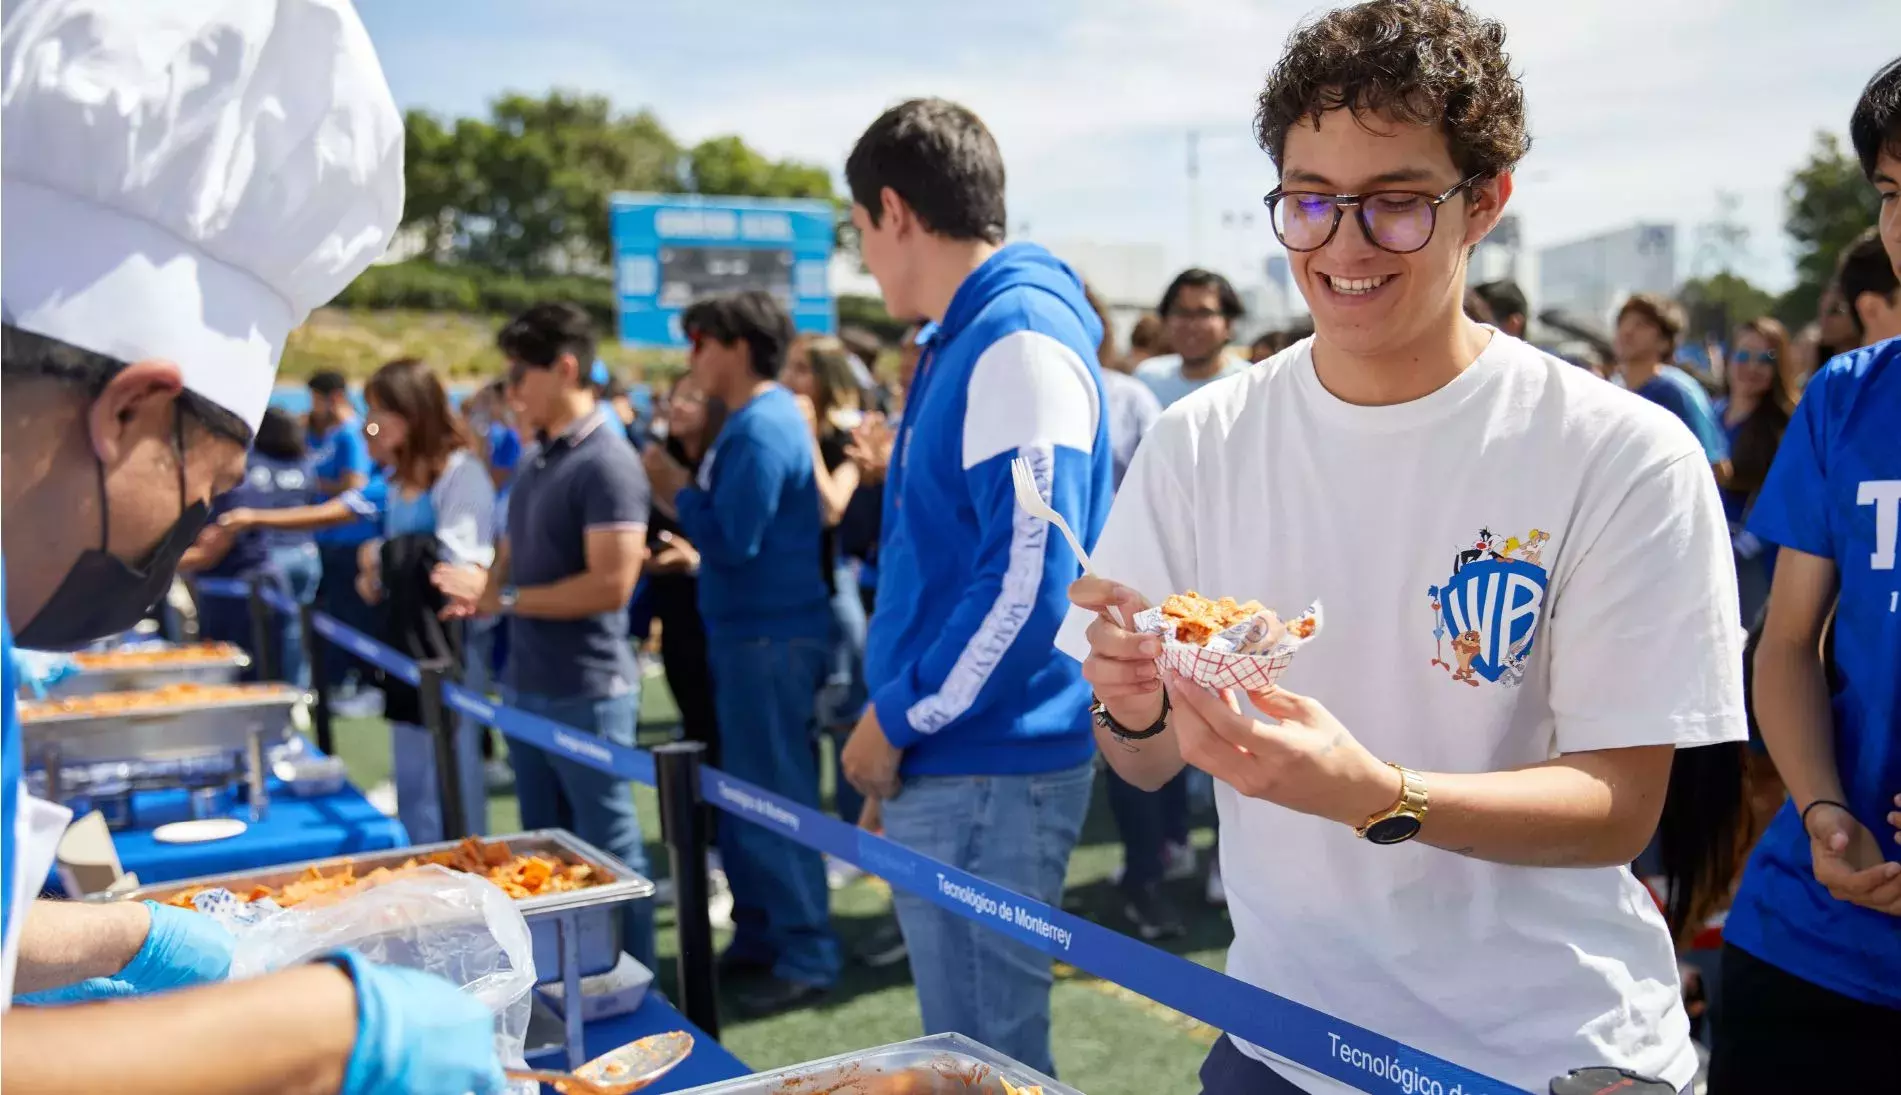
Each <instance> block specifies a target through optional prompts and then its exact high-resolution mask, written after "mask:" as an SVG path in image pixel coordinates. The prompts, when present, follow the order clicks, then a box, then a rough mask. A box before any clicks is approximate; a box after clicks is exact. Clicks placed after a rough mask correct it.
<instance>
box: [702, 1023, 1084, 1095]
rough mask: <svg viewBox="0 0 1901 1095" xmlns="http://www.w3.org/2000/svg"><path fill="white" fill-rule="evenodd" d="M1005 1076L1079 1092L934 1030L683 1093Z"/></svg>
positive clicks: (844, 1093) (1050, 1090) (945, 1094)
mask: <svg viewBox="0 0 1901 1095" xmlns="http://www.w3.org/2000/svg"><path fill="white" fill-rule="evenodd" d="M1005 1080H1008V1081H1009V1082H1010V1085H1011V1087H1014V1088H1016V1089H1017V1090H1018V1091H1022V1089H1024V1088H1026V1087H1027V1088H1029V1089H1031V1090H1032V1091H1034V1090H1036V1089H1037V1088H1039V1087H1040V1088H1042V1095H1082V1093H1081V1092H1079V1091H1077V1090H1076V1089H1075V1088H1073V1087H1068V1086H1065V1085H1063V1084H1059V1083H1057V1082H1056V1081H1055V1080H1052V1079H1050V1078H1049V1077H1048V1076H1045V1075H1043V1074H1042V1073H1040V1072H1038V1071H1036V1070H1035V1069H1033V1068H1030V1067H1029V1066H1027V1065H1022V1064H1018V1063H1017V1062H1015V1061H1013V1060H1011V1059H1010V1058H1008V1057H1005V1056H1004V1055H1003V1054H1001V1053H998V1052H997V1051H996V1050H993V1049H991V1048H989V1047H988V1046H984V1045H981V1044H979V1043H977V1042H973V1041H971V1040H970V1039H969V1038H966V1037H964V1036H963V1035H961V1034H934V1035H931V1036H930V1037H927V1038H913V1039H911V1040H910V1041H908V1042H898V1043H896V1044H895V1045H889V1046H880V1047H879V1048H877V1049H866V1050H859V1051H858V1052H856V1053H841V1054H839V1055H838V1056H836V1057H827V1058H825V1059H824V1060H822V1061H812V1062H810V1063H808V1064H803V1065H793V1066H792V1067H790V1068H782V1069H778V1070H777V1071H774V1072H761V1073H759V1074H757V1075H753V1076H742V1077H739V1078H738V1079H734V1080H723V1081H721V1082H719V1083H716V1084H707V1085H705V1086H704V1087H696V1088H691V1089H689V1090H688V1091H686V1092H683V1093H682V1095H973V1093H976V1092H982V1093H984V1095H1004V1091H1005V1090H1006V1089H1005V1088H1004V1086H1003V1083H1004V1081H1005Z"/></svg>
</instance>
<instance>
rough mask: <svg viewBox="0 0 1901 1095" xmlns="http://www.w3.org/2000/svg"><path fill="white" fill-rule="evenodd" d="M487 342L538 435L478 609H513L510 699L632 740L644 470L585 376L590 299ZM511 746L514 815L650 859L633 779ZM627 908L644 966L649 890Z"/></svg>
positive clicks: (624, 856) (617, 739) (519, 416)
mask: <svg viewBox="0 0 1901 1095" xmlns="http://www.w3.org/2000/svg"><path fill="white" fill-rule="evenodd" d="M496 342H497V343H498V344H499V345H500V347H501V350H502V353H503V355H504V356H505V357H507V359H508V377H509V389H510V397H511V399H512V401H513V403H514V407H515V415H516V422H517V423H518V424H519V425H520V427H521V429H523V430H524V431H527V432H530V433H532V434H533V435H534V436H535V438H536V439H537V442H538V443H537V445H536V449H535V451H534V453H533V454H532V455H530V456H527V457H525V458H524V459H523V461H522V463H521V466H520V468H519V469H518V470H517V472H516V475H515V484H514V487H513V489H512V490H511V491H510V492H509V502H508V527H507V532H508V535H507V537H506V539H504V540H502V541H501V542H500V543H499V544H498V545H497V546H496V551H495V567H494V569H493V570H492V571H490V574H489V581H488V586H487V588H486V589H485V590H484V591H483V594H482V600H481V602H480V604H479V605H478V606H477V612H478V613H480V614H484V615H494V614H496V613H501V614H504V615H506V616H508V617H509V663H508V671H507V674H506V676H507V684H508V688H507V690H506V695H507V697H508V701H509V702H510V703H511V704H513V705H514V706H516V707H519V708H521V709H522V710H524V711H528V712H531V713H534V714H537V715H541V716H544V717H546V718H549V719H553V720H554V721H556V722H561V723H566V724H567V725H569V726H573V727H575V728H577V729H579V730H583V731H586V732H587V733H590V734H594V735H598V736H599V737H602V738H604V739H606V740H608V741H611V742H613V743H615V744H616V745H624V746H627V747H629V748H632V747H633V744H634V724H635V721H636V719H637V717H638V715H639V712H640V673H639V671H638V670H637V669H636V668H635V665H634V656H633V651H632V649H631V648H630V647H629V646H628V644H627V598H628V597H629V596H630V595H631V594H632V593H633V590H634V583H635V582H636V581H638V580H639V577H640V563H641V559H642V557H643V556H644V555H645V553H646V543H647V503H648V487H647V475H646V473H645V472H644V471H642V470H641V467H640V460H639V458H638V457H636V456H635V455H634V450H633V448H632V447H631V446H629V445H628V444H627V442H626V440H625V439H624V438H622V436H621V435H620V434H619V433H617V432H615V431H614V430H612V429H610V428H606V426H605V421H604V418H603V416H604V414H605V413H606V412H605V410H604V408H603V407H602V406H601V405H600V403H599V402H598V401H597V400H596V399H595V397H594V389H593V388H592V387H591V386H590V385H589V384H588V379H587V369H588V364H589V363H591V362H593V360H594V330H593V325H592V324H591V323H590V322H589V320H588V318H587V313H586V312H583V311H582V310H581V309H579V308H577V307H575V306H574V305H572V304H538V305H536V306H534V307H533V308H530V309H529V310H528V311H526V312H523V313H522V314H521V315H520V316H518V317H516V318H515V319H514V320H512V321H511V322H510V323H509V324H508V326H506V327H503V328H502V330H501V333H500V334H499V335H497V336H496ZM510 756H511V758H512V759H513V761H514V765H515V787H516V793H517V794H518V795H519V796H520V799H521V820H522V825H523V827H525V828H529V829H540V828H547V827H555V826H558V827H561V828H567V829H572V830H573V831H574V832H576V833H577V834H579V835H580V837H581V838H582V839H583V840H587V841H589V842H591V843H593V844H595V845H597V846H599V847H600V848H602V849H604V850H606V851H607V852H609V853H611V854H612V855H614V856H616V857H618V858H619V859H620V860H621V861H622V862H623V863H626V864H627V865H628V866H630V867H632V868H633V869H634V870H636V871H640V872H643V873H644V872H645V871H646V869H647V858H646V851H645V849H644V847H643V846H642V844H641V838H640V821H639V819H638V818H636V817H635V815H634V800H633V786H632V784H630V783H628V782H627V781H626V780H624V779H620V778H618V777H615V776H613V775H610V774H608V773H606V772H602V771H600V770H598V769H595V768H590V767H588V766H586V765H583V764H579V763H576V762H575V761H572V760H569V759H567V758H566V757H560V756H554V755H552V754H549V753H547V752H544V751H543V750H541V749H538V748H536V747H534V746H532V745H527V744H524V743H521V742H516V743H515V744H514V747H513V752H512V753H511V754H510ZM625 917H626V919H625V930H624V932H623V935H624V937H625V945H626V947H627V950H628V953H630V954H632V955H633V956H634V957H635V958H637V959H639V960H640V961H641V962H642V963H643V964H645V965H646V966H647V967H648V968H649V969H652V968H653V966H654V936H653V903H652V902H650V901H636V902H633V903H632V904H630V905H628V906H627V907H626V914H625Z"/></svg>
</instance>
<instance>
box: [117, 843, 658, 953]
mask: <svg viewBox="0 0 1901 1095" xmlns="http://www.w3.org/2000/svg"><path fill="white" fill-rule="evenodd" d="M424 866H438V867H447V868H449V869H451V870H458V871H467V872H469V873H471V874H479V875H482V876H483V877H485V878H487V879H488V880H489V881H490V882H493V883H495V884H496V885H497V886H500V887H501V888H502V890H503V892H505V893H507V894H508V895H509V896H510V897H512V898H514V899H515V901H516V902H517V903H518V904H519V906H520V908H521V914H522V917H523V919H525V920H527V921H528V931H529V934H530V935H531V936H532V938H533V941H534V955H535V970H536V975H537V977H538V978H539V979H540V980H542V981H544V982H546V981H554V980H559V979H560V978H561V976H562V973H563V969H562V962H561V947H560V939H559V937H558V935H557V934H556V933H557V931H559V930H561V929H560V928H559V927H558V926H557V925H559V924H565V925H566V926H567V927H568V928H570V929H571V930H573V932H574V933H575V936H576V937H577V939H578V941H579V947H578V960H579V964H580V967H581V968H580V975H581V976H583V977H591V976H593V975H595V974H597V973H605V972H607V971H608V970H611V969H613V968H614V964H615V963H616V962H618V961H619V960H620V951H621V930H620V929H621V918H620V915H619V913H618V910H617V908H616V906H619V905H621V904H623V903H625V902H628V901H635V900H638V899H640V898H644V897H651V896H653V890H654V886H653V883H652V882H650V881H648V880H647V879H645V878H643V877H641V876H640V875H638V874H635V873H634V872H633V870H632V869H631V868H629V867H628V866H627V865H626V864H624V863H622V862H621V861H620V860H618V859H615V858H614V857H613V856H610V855H608V854H607V853H606V852H603V851H601V850H600V849H598V848H596V847H594V846H593V845H592V844H589V843H588V842H586V841H584V840H582V839H581V838H580V837H578V836H575V835H574V834H573V833H570V832H568V831H567V830H565V829H536V830H533V831H531V832H525V833H514V834H511V835H508V836H500V837H488V838H478V837H469V838H467V839H465V840H461V841H444V842H443V843H440V844H421V845H417V846H415V847H410V848H396V849H393V850H390V851H386V852H365V853H362V854H359V855H349V856H336V857H334V858H330V859H316V860H311V861H309V862H306V863H290V864H285V865H283V866H279V867H266V868H263V869H258V870H249V871H233V872H231V873H229V874H220V875H210V876H207V877H204V878H191V879H185V880H182V881H178V882H164V883H158V884H155V885H151V886H144V887H141V888H139V889H136V890H133V891H131V892H130V893H126V894H122V895H118V896H120V897H121V898H122V899H124V900H130V901H156V902H158V903H159V904H161V905H178V906H181V907H183V908H187V909H189V908H192V907H194V906H193V900H194V899H195V898H197V897H198V896H199V895H200V894H204V893H208V892H211V891H214V890H227V891H229V892H230V893H231V894H232V895H233V896H235V897H237V898H238V899H240V900H243V901H248V902H259V901H265V900H269V901H271V902H273V903H275V904H276V905H278V906H280V907H291V906H295V905H297V904H299V903H301V902H304V901H309V900H312V899H314V898H318V897H322V896H326V895H330V894H337V893H342V892H343V891H345V890H347V889H349V888H350V887H351V886H353V885H355V884H357V883H359V882H376V881H380V880H381V879H383V878H386V877H388V876H389V875H391V874H393V873H396V872H400V871H404V870H409V869H414V868H418V867H424Z"/></svg>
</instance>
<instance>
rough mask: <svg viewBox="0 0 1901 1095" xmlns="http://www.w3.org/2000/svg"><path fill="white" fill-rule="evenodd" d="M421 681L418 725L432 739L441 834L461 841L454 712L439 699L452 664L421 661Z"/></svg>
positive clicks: (463, 824)
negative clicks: (434, 742) (440, 803)
mask: <svg viewBox="0 0 1901 1095" xmlns="http://www.w3.org/2000/svg"><path fill="white" fill-rule="evenodd" d="M420 668H421V669H422V683H421V684H419V685H418V686H417V691H418V692H419V693H420V694H421V696H422V724H423V726H424V727H425V728H426V729H428V731H429V732H430V733H431V734H432V735H434V736H435V739H436V785H437V787H438V788H439V792H438V793H439V794H440V795H441V797H442V836H443V839H445V840H461V839H462V838H463V837H465V836H468V835H469V813H468V809H467V805H468V804H467V803H465V802H463V801H462V780H461V779H460V778H458V777H459V774H460V766H459V765H458V764H457V761H459V760H460V759H461V758H460V757H459V756H458V755H457V754H458V753H459V752H460V751H461V748H460V742H459V740H458V738H457V736H456V732H455V725H456V714H455V712H454V711H451V710H450V709H449V705H448V703H446V702H445V701H444V699H443V695H442V682H443V681H444V680H446V679H448V678H449V677H450V676H451V675H453V674H454V672H455V667H454V665H452V664H451V663H450V662H447V661H431V662H424V663H422V665H421V667H420Z"/></svg>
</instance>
